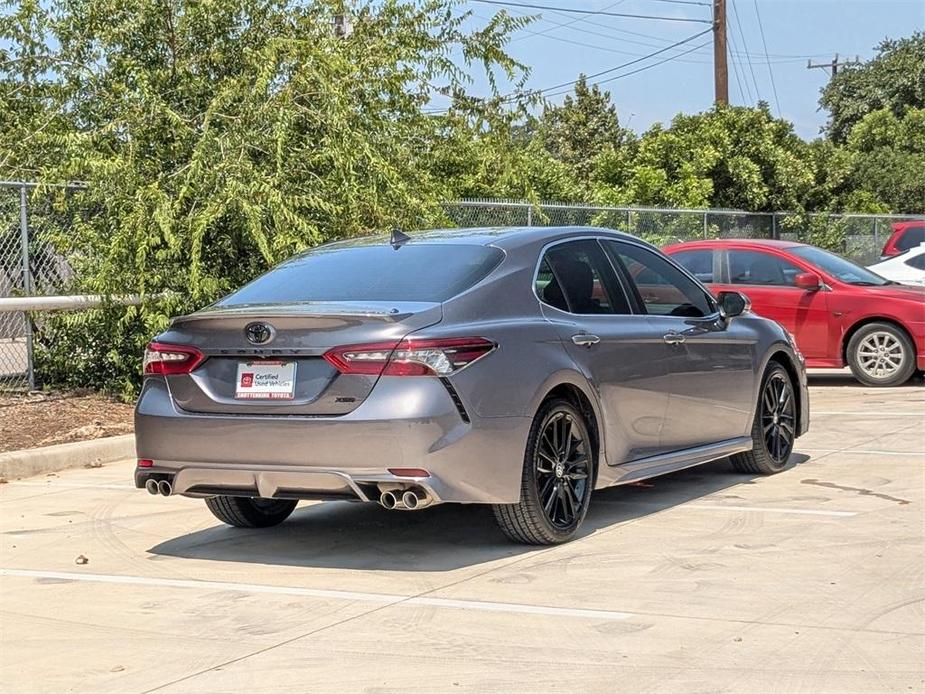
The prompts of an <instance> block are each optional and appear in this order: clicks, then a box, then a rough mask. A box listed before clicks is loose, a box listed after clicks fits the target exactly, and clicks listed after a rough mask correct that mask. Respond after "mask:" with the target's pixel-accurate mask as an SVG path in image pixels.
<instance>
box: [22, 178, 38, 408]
mask: <svg viewBox="0 0 925 694" xmlns="http://www.w3.org/2000/svg"><path fill="white" fill-rule="evenodd" d="M28 201H29V197H28V195H27V194H26V186H20V188H19V240H20V244H21V245H22V287H23V292H24V293H25V294H26V296H29V295H30V294H32V271H31V270H30V269H29V213H28V208H27V206H28V204H29V202H28ZM23 320H24V321H25V329H26V376H27V378H28V379H29V390H35V366H34V364H33V361H32V317H31V316H30V315H29V314H28V313H23Z"/></svg>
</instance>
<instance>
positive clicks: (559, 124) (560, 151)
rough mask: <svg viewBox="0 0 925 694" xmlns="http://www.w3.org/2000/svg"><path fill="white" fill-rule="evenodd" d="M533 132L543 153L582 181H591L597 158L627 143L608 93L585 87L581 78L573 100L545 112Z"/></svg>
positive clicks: (585, 83)
mask: <svg viewBox="0 0 925 694" xmlns="http://www.w3.org/2000/svg"><path fill="white" fill-rule="evenodd" d="M536 130H537V136H538V137H539V138H540V139H541V141H542V142H543V145H544V146H545V147H546V149H547V150H549V152H550V153H551V154H552V155H553V156H554V157H555V158H556V159H558V160H559V161H561V162H564V163H566V164H568V165H569V166H570V167H572V169H573V170H574V171H575V174H576V176H577V177H578V179H579V180H581V181H587V180H588V179H589V178H590V176H591V172H592V171H593V169H594V160H595V159H596V158H597V157H598V156H600V155H601V154H603V153H605V152H612V151H614V150H616V149H617V148H619V147H620V145H621V144H623V142H624V141H625V139H626V132H625V131H624V130H623V129H622V128H621V127H620V121H619V118H618V117H617V107H616V106H614V105H613V103H611V100H610V92H606V91H601V88H600V87H598V86H597V85H596V84H595V85H592V86H591V87H588V82H587V79H586V77H585V76H584V75H579V77H578V82H576V84H575V95H574V96H572V95H571V94H569V95H567V96H566V97H565V100H564V101H563V102H562V105H561V106H554V105H549V106H547V107H546V108H545V109H544V111H543V114H542V116H541V117H540V119H539V122H538V124H537V127H536Z"/></svg>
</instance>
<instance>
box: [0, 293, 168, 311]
mask: <svg viewBox="0 0 925 694" xmlns="http://www.w3.org/2000/svg"><path fill="white" fill-rule="evenodd" d="M152 298H153V299H158V298H162V297H161V296H160V295H157V296H154V297H144V298H143V297H141V296H139V295H138V294H129V295H126V296H114V297H111V300H112V301H113V302H114V303H117V304H121V305H123V306H137V305H138V304H141V303H142V302H144V301H146V300H150V299H152ZM103 303H104V297H103V296H101V295H99V294H77V295H72V296H11V297H3V298H0V312H6V311H79V310H82V309H87V308H97V307H98V306H102V305H103Z"/></svg>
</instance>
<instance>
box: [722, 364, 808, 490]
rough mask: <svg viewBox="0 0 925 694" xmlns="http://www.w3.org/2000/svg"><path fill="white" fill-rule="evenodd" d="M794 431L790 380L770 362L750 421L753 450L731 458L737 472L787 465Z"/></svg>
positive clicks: (756, 472)
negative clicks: (753, 416) (753, 415)
mask: <svg viewBox="0 0 925 694" xmlns="http://www.w3.org/2000/svg"><path fill="white" fill-rule="evenodd" d="M796 431H797V401H796V392H795V390H794V385H793V379H792V378H791V377H790V374H789V373H788V372H787V369H785V368H784V367H783V366H781V365H780V364H778V363H777V362H771V364H770V366H768V368H767V370H766V371H765V373H764V378H762V379H761V390H759V391H758V404H757V406H756V407H755V419H754V421H753V423H752V432H751V435H752V450H750V451H747V452H745V453H736V454H735V455H733V456H732V457H731V458H730V460H731V461H732V467H733V468H735V470H736V471H737V472H745V473H749V474H753V475H773V474H775V473H777V472H780V471H781V470H783V469H784V468H785V467H787V461H788V460H789V459H790V454H791V452H793V444H794V441H795V440H796Z"/></svg>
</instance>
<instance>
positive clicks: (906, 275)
mask: <svg viewBox="0 0 925 694" xmlns="http://www.w3.org/2000/svg"><path fill="white" fill-rule="evenodd" d="M868 269H869V270H873V271H874V272H876V273H877V274H878V275H880V276H881V277H886V278H887V279H888V280H893V281H894V282H899V283H900V284H914V285H918V286H925V243H923V244H921V245H919V246H916V247H915V248H910V249H909V250H908V251H906V252H905V253H903V254H902V255H896V256H893V257H892V258H887V259H886V260H883V261H881V262H879V263H875V264H873V265H869V266H868Z"/></svg>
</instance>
